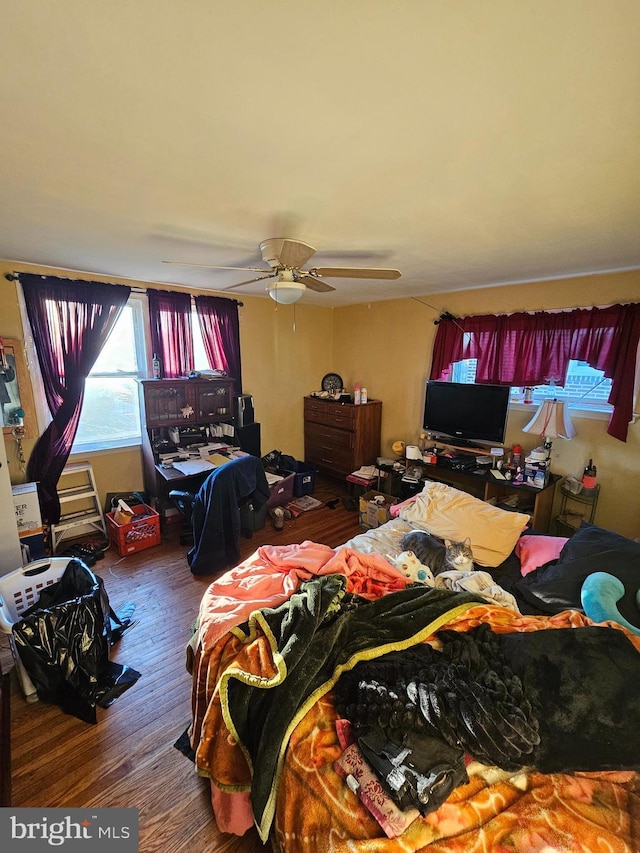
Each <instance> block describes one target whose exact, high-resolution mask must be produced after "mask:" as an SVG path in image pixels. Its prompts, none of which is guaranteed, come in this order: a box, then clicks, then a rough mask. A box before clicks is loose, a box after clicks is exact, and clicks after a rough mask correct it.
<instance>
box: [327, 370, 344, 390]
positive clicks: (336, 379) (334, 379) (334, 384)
mask: <svg viewBox="0 0 640 853" xmlns="http://www.w3.org/2000/svg"><path fill="white" fill-rule="evenodd" d="M322 390H323V391H328V392H329V393H330V394H337V393H338V392H339V391H342V376H338V374H337V373H327V374H326V375H325V376H323V377H322Z"/></svg>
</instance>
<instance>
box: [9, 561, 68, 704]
mask: <svg viewBox="0 0 640 853" xmlns="http://www.w3.org/2000/svg"><path fill="white" fill-rule="evenodd" d="M72 559H73V558H72V557H49V558H45V559H43V560H36V561H35V562H33V563H27V565H26V566H21V567H20V568H19V569H16V570H15V571H13V572H9V574H6V575H2V576H0V631H2V632H3V633H4V634H8V635H9V644H10V646H11V651H12V653H13V658H14V660H15V663H16V670H17V673H18V678H19V680H20V685H21V687H22V689H23V691H24V695H25V697H26V699H27V702H37V700H38V694H37V692H36V688H35V687H34V685H33V682H32V681H31V679H30V678H29V675H28V674H27V671H26V669H25V668H24V666H23V664H22V661H21V660H20V655H19V654H18V650H17V649H16V645H15V641H14V639H13V625H14V624H15V623H16V622H18V621H19V620H20V618H21V614H22V613H24V611H25V610H27V609H28V608H29V607H32V606H33V605H34V604H37V603H38V599H39V598H40V593H41V592H42V590H43V589H44V588H45V587H46V586H51V584H53V583H55V582H56V581H59V580H60V578H61V577H62V575H63V574H64V570H65V569H66V568H67V565H68V564H69V561H70V560H72Z"/></svg>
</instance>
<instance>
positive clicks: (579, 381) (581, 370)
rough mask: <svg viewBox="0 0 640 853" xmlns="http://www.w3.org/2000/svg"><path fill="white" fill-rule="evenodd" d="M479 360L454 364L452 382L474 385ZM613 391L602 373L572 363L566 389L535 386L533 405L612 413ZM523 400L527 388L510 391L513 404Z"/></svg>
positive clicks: (582, 364) (580, 363)
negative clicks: (551, 403)
mask: <svg viewBox="0 0 640 853" xmlns="http://www.w3.org/2000/svg"><path fill="white" fill-rule="evenodd" d="M475 378H476V359H475V358H468V359H465V360H464V361H458V362H456V363H455V364H454V365H453V370H452V372H451V379H452V381H454V382H475ZM610 392H611V380H610V379H606V378H605V376H604V373H603V372H602V370H596V368H595V367H590V366H589V365H588V364H587V363H586V362H585V361H570V362H569V369H568V371H567V378H566V381H565V384H564V387H563V386H561V385H555V386H551V385H536V386H535V387H534V388H533V389H532V394H533V401H532V402H533V403H534V404H538V403H541V402H543V400H548V399H550V398H551V399H554V398H555V399H558V400H564V401H565V402H566V403H567V404H568V405H569V406H571V408H573V409H580V410H583V411H592V412H611V410H612V406H611V405H610V404H609V403H608V402H607V400H608V398H609V394H610ZM523 401H524V388H512V389H511V402H512V403H522V402H523Z"/></svg>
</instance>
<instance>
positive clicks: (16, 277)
mask: <svg viewBox="0 0 640 853" xmlns="http://www.w3.org/2000/svg"><path fill="white" fill-rule="evenodd" d="M55 269H58V270H60V271H61V272H75V273H80V274H81V275H96V273H94V272H87V271H86V270H67V269H65V268H64V267H55ZM20 275H21V273H19V272H16V271H15V270H14V271H13V272H7V273H5V275H4V277H5V278H6V280H7V281H20ZM22 275H39V276H41V277H42V278H46V276H45V275H43V274H42V273H22ZM118 278H124V280H125V281H136V280H137V279H133V278H127V277H126V276H118ZM83 280H84V279H75V281H83ZM70 281H74V279H70ZM102 283H103V284H108V282H102ZM153 283H154V284H160V282H153ZM156 289H157V288H155V287H151V288H149V287H132V288H131V291H132V293H146V292H147V291H148V290H156ZM162 289H163V290H164V289H165V288H162ZM190 296H191V298H192V299H195V296H194V294H193V293H192V294H190ZM220 298H221V299H229V300H230V301H231V302H237V303H238V306H239V307H240V308H243V307H244V302H241V301H240V300H239V299H233V298H232V297H231V296H222V297H220Z"/></svg>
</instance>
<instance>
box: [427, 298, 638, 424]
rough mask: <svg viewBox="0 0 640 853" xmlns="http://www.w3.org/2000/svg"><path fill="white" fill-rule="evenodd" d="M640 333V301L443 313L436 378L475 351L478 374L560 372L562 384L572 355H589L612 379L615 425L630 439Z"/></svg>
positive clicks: (534, 377) (532, 381) (523, 381)
mask: <svg viewBox="0 0 640 853" xmlns="http://www.w3.org/2000/svg"><path fill="white" fill-rule="evenodd" d="M639 341H640V303H630V304H626V305H610V306H609V307H606V308H581V309H576V310H573V311H559V312H547V311H539V312H536V313H532V314H527V313H515V314H504V315H485V316H474V317H461V318H455V317H451V316H449V315H443V316H442V318H441V319H440V321H439V324H438V331H437V332H436V338H435V341H434V347H433V359H432V365H431V374H430V378H431V379H445V378H448V374H449V372H450V370H451V366H452V364H454V363H455V362H457V361H461V360H462V359H466V358H475V359H477V368H476V382H487V383H494V384H498V385H520V386H526V385H543V384H545V382H548V381H549V379H550V378H553V379H554V380H555V382H556V383H557V384H558V385H562V384H563V383H564V380H565V376H566V373H567V367H568V364H569V361H570V360H571V359H575V360H578V361H586V362H587V363H588V364H589V365H591V367H595V368H596V369H598V370H602V371H603V372H604V375H605V376H606V377H607V378H609V379H611V394H610V395H609V403H610V404H611V405H612V406H613V413H612V415H611V418H610V420H609V425H608V427H607V432H608V433H609V435H611V436H613V437H614V438H618V439H620V441H626V440H627V431H628V426H629V422H630V420H631V419H632V417H633V392H634V385H635V369H636V359H637V353H638V343H639Z"/></svg>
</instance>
